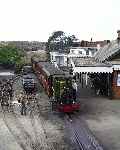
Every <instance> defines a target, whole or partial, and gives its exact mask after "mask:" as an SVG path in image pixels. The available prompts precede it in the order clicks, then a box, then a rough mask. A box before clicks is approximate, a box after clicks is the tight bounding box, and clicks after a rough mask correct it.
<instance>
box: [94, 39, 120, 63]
mask: <svg viewBox="0 0 120 150" xmlns="http://www.w3.org/2000/svg"><path fill="white" fill-rule="evenodd" d="M119 51H120V43H118V41H117V40H114V41H111V42H110V43H109V44H107V45H105V46H104V47H102V48H101V49H99V51H97V52H96V54H95V59H96V60H98V61H100V62H103V61H105V60H107V59H109V58H110V57H111V56H112V55H115V54H116V53H117V52H119Z"/></svg>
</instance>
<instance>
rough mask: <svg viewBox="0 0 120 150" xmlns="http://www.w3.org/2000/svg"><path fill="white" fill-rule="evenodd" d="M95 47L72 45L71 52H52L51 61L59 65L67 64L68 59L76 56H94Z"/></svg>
mask: <svg viewBox="0 0 120 150" xmlns="http://www.w3.org/2000/svg"><path fill="white" fill-rule="evenodd" d="M95 51H96V49H95V50H94V49H93V48H91V49H90V48H86V47H85V48H84V47H72V48H71V49H70V51H69V53H59V52H50V57H51V62H52V63H54V62H55V63H57V64H58V65H59V66H67V65H68V60H71V59H72V58H76V57H93V56H94V52H95Z"/></svg>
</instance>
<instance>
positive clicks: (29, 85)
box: [22, 75, 36, 93]
mask: <svg viewBox="0 0 120 150" xmlns="http://www.w3.org/2000/svg"><path fill="white" fill-rule="evenodd" d="M22 84H23V88H24V90H25V91H26V92H27V93H32V92H34V91H35V89H36V83H35V80H34V78H32V77H31V76H29V75H25V76H23V80H22Z"/></svg>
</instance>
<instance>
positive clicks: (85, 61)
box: [72, 57, 111, 67]
mask: <svg viewBox="0 0 120 150" xmlns="http://www.w3.org/2000/svg"><path fill="white" fill-rule="evenodd" d="M72 60H73V62H74V64H75V66H76V67H111V64H110V63H101V62H99V61H97V60H95V58H94V57H80V58H73V59H72Z"/></svg>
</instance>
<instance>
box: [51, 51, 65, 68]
mask: <svg viewBox="0 0 120 150" xmlns="http://www.w3.org/2000/svg"><path fill="white" fill-rule="evenodd" d="M67 57H68V54H67V53H60V52H50V60H51V62H52V63H54V64H57V65H58V66H67V60H68V58H67Z"/></svg>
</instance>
